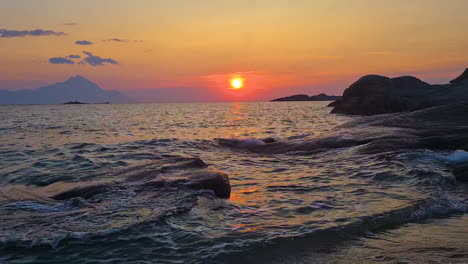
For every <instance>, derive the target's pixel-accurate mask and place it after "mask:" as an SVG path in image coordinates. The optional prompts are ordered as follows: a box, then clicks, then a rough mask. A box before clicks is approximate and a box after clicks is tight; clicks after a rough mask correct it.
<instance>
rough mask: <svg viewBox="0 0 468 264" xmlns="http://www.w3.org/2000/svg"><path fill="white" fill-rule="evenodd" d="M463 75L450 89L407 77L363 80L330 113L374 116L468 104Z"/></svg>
mask: <svg viewBox="0 0 468 264" xmlns="http://www.w3.org/2000/svg"><path fill="white" fill-rule="evenodd" d="M467 75H468V73H466V71H465V73H464V74H462V76H460V77H459V78H457V79H455V80H454V81H452V82H453V84H452V85H450V84H447V85H430V84H428V83H425V82H423V81H421V80H419V79H417V78H415V77H411V76H403V77H398V78H388V77H384V76H379V75H368V76H364V77H362V78H361V79H359V80H358V81H357V82H355V83H353V84H352V85H351V86H350V87H349V88H347V89H346V90H345V91H344V93H343V97H342V98H341V99H340V100H337V101H336V102H334V104H333V106H334V109H333V110H332V113H339V114H352V115H378V114H385V113H396V112H405V111H414V110H419V109H425V108H429V107H433V106H438V105H444V104H450V103H457V102H465V101H468V82H463V81H462V80H464V79H466V78H467Z"/></svg>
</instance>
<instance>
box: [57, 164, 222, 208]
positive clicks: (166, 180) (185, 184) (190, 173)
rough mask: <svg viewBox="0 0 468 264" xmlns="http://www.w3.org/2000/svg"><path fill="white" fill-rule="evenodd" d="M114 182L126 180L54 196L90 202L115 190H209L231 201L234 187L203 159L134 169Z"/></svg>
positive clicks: (119, 173) (135, 167)
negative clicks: (82, 199)
mask: <svg viewBox="0 0 468 264" xmlns="http://www.w3.org/2000/svg"><path fill="white" fill-rule="evenodd" d="M113 178H118V179H123V180H122V181H120V182H115V181H114V182H112V183H109V182H104V183H97V184H96V183H90V185H85V186H80V187H77V188H73V189H70V190H66V191H61V192H59V193H57V194H54V195H52V198H53V199H55V200H66V199H70V198H73V197H80V198H84V199H90V198H91V197H93V196H95V195H99V194H102V193H105V192H108V191H112V190H115V189H124V188H125V186H127V185H128V184H131V185H132V186H133V187H135V186H142V188H143V189H144V188H145V187H147V186H152V187H159V188H166V187H171V188H175V187H177V188H180V189H184V188H189V189H207V190H212V191H213V193H214V194H215V195H216V196H218V197H220V198H229V196H230V195H231V185H230V183H229V176H228V175H227V174H226V173H224V172H221V171H217V170H213V169H209V168H208V166H207V165H206V164H205V163H204V162H203V161H202V160H201V159H199V158H183V157H173V158H166V159H162V160H159V161H156V162H152V163H149V164H144V165H139V166H134V167H130V168H127V169H124V170H121V171H119V172H116V173H114V174H113Z"/></svg>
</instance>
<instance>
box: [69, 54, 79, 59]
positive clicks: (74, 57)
mask: <svg viewBox="0 0 468 264" xmlns="http://www.w3.org/2000/svg"><path fill="white" fill-rule="evenodd" d="M67 58H70V59H79V58H81V56H80V55H73V54H72V55H68V56H67Z"/></svg>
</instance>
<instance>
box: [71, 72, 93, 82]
mask: <svg viewBox="0 0 468 264" xmlns="http://www.w3.org/2000/svg"><path fill="white" fill-rule="evenodd" d="M65 82H66V83H69V82H90V83H92V82H91V81H90V80H88V79H86V78H85V77H83V76H81V75H79V74H77V75H75V76H72V77H70V78H68V80H66V81H65Z"/></svg>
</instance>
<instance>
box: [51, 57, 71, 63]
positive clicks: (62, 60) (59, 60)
mask: <svg viewBox="0 0 468 264" xmlns="http://www.w3.org/2000/svg"><path fill="white" fill-rule="evenodd" d="M49 62H50V63H52V64H75V62H74V61H72V60H69V59H67V58H63V57H55V58H50V59H49Z"/></svg>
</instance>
